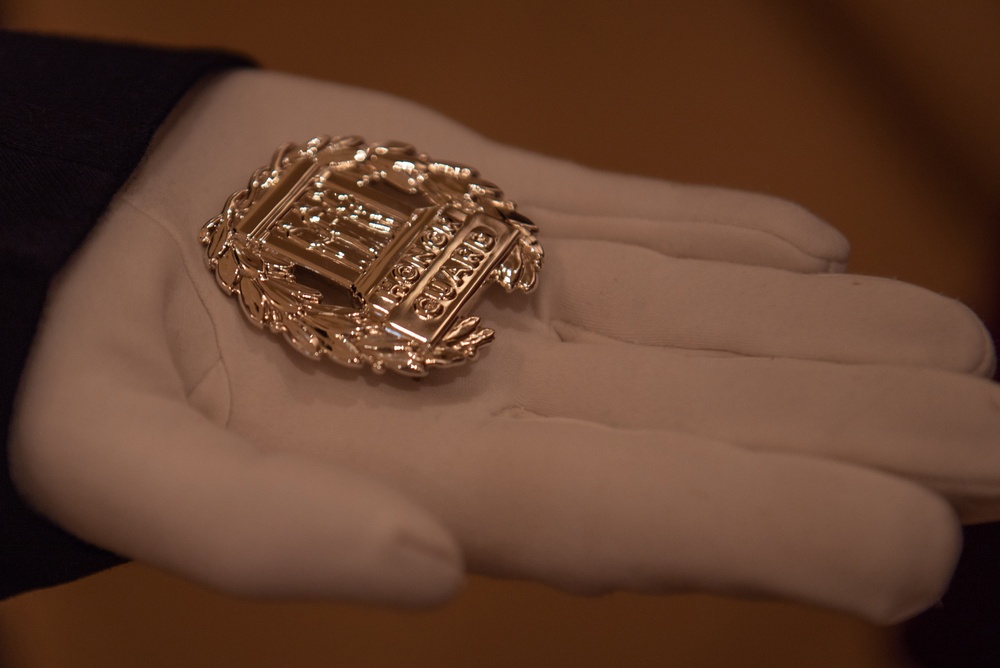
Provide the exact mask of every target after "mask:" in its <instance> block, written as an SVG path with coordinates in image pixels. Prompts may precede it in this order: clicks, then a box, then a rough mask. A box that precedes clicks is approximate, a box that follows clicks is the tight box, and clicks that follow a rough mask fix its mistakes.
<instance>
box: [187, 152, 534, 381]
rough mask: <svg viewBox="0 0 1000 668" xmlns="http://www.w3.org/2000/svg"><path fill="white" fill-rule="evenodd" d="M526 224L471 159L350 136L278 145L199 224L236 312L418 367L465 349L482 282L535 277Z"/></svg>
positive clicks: (510, 287) (316, 344)
mask: <svg viewBox="0 0 1000 668" xmlns="http://www.w3.org/2000/svg"><path fill="white" fill-rule="evenodd" d="M536 233H537V228H536V227H535V226H534V224H533V223H532V222H531V221H530V220H528V219H527V218H525V217H524V216H523V215H521V214H520V213H518V212H517V210H516V209H515V206H514V204H513V203H512V202H510V201H508V200H506V199H504V198H503V193H502V192H501V191H500V189H499V188H497V187H496V186H495V185H494V184H492V183H490V182H488V181H485V180H483V179H481V178H480V177H479V175H478V174H477V173H476V171H475V170H473V169H470V168H468V167H463V166H461V165H455V164H447V163H443V162H437V161H434V160H432V159H430V158H429V157H427V156H426V155H424V154H421V153H418V152H417V151H416V149H414V148H413V147H412V146H409V145H408V144H402V143H398V142H388V143H385V144H382V145H369V144H366V143H365V142H364V140H362V139H360V138H358V137H339V138H331V137H318V138H316V139H313V140H311V141H309V142H308V143H306V144H304V145H297V144H286V145H284V146H282V147H281V148H279V149H278V151H277V152H276V153H275V155H274V158H273V160H272V162H271V164H270V166H267V167H263V168H261V169H259V170H257V172H255V173H254V174H253V176H252V177H251V179H250V183H249V184H248V186H247V187H246V188H244V189H243V190H240V191H238V192H236V193H234V194H233V195H232V196H231V197H230V198H229V200H228V201H227V202H226V205H225V208H224V209H223V211H222V213H221V214H220V215H218V216H216V217H215V218H213V219H212V220H210V221H209V222H208V223H206V224H205V225H204V226H203V227H202V230H201V242H202V244H204V245H205V246H206V247H207V251H206V252H207V260H208V265H209V267H210V268H211V269H212V270H213V271H214V272H215V277H216V280H217V282H218V284H219V286H220V287H221V288H222V289H223V291H224V292H225V293H226V294H229V295H232V296H235V297H236V298H237V300H238V302H239V304H240V306H241V308H242V311H243V313H244V315H246V317H247V318H248V319H249V320H250V321H251V322H252V323H254V324H255V325H257V326H258V327H265V326H266V327H268V328H269V329H271V331H273V332H276V333H280V334H283V335H284V338H285V339H286V340H287V341H288V342H289V343H290V344H291V345H292V346H293V347H294V348H295V349H296V350H298V351H299V352H301V353H302V354H304V355H306V356H307V357H310V358H313V359H320V358H323V357H327V358H329V359H331V360H333V361H335V362H338V363H340V364H343V365H346V366H349V367H360V366H364V365H366V364H368V365H371V367H372V370H373V371H375V372H376V373H383V372H384V371H385V370H386V369H389V370H392V371H395V372H397V373H400V374H404V375H408V376H423V375H426V373H427V370H428V369H429V368H430V367H433V366H449V365H453V364H457V363H460V362H464V361H465V360H469V359H474V358H475V356H476V353H477V351H478V349H479V347H480V346H482V345H484V344H486V343H489V342H490V341H492V340H493V330H491V329H489V328H486V327H482V326H481V325H480V320H479V318H478V317H476V316H468V315H466V313H467V311H468V309H469V308H470V307H471V306H472V305H473V304H474V303H475V300H476V299H477V298H478V297H479V295H480V293H481V292H482V289H483V288H484V287H485V286H487V285H489V284H490V283H499V284H500V285H501V286H503V288H504V289H505V290H507V291H508V292H511V291H515V290H517V291H525V292H527V291H529V290H531V289H532V288H534V287H535V283H536V280H537V275H538V270H539V269H540V267H541V264H542V257H543V252H542V247H541V246H540V245H539V243H538V241H537V239H536V238H535V234H536Z"/></svg>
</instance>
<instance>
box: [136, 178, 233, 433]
mask: <svg viewBox="0 0 1000 668" xmlns="http://www.w3.org/2000/svg"><path fill="white" fill-rule="evenodd" d="M118 199H119V201H120V202H121V203H122V204H124V205H126V206H128V207H130V208H132V209H133V210H134V211H136V212H137V213H139V214H141V215H142V216H144V217H145V218H146V219H148V220H149V221H150V222H151V223H153V224H154V225H155V226H156V227H158V228H159V229H160V230H161V231H162V232H163V233H164V234H166V235H167V238H169V239H170V240H171V242H172V243H173V244H174V248H175V250H176V251H177V255H178V259H179V260H180V264H181V266H182V267H183V269H184V275H185V276H186V277H187V280H188V284H189V286H190V288H191V291H192V292H193V293H194V295H195V298H196V299H197V300H198V303H199V304H200V305H201V308H202V311H203V312H204V313H205V316H206V317H207V318H208V321H209V323H211V325H212V337H213V340H214V343H215V356H216V359H215V362H213V363H212V364H210V365H209V366H208V367H207V368H206V369H205V371H204V372H203V373H202V374H201V376H200V377H199V378H198V381H197V382H195V383H193V384H192V386H191V389H190V390H187V391H186V392H185V399H190V397H191V395H192V394H194V392H195V391H196V390H197V388H198V387H199V386H200V384H201V383H202V382H204V380H205V378H206V377H207V376H208V375H209V374H210V373H211V372H212V371H213V370H214V369H215V368H216V367H217V366H220V365H221V367H222V372H223V376H224V378H225V380H226V395H227V408H226V419H225V422H224V424H225V425H226V426H228V424H229V421H230V419H231V416H232V408H231V407H232V400H233V388H232V382H231V380H230V377H229V369H228V368H227V367H226V360H225V358H224V357H223V355H222V344H221V342H220V341H219V327H218V325H217V323H216V322H215V318H213V317H212V311H211V310H210V309H209V308H208V305H207V304H206V303H205V299H204V297H203V296H202V294H201V292H200V291H199V290H198V288H197V283H196V282H195V278H194V276H193V275H192V272H191V268H190V267H189V266H188V262H187V260H186V258H185V254H184V251H183V245H182V244H181V240H180V239H178V238H177V235H176V233H175V231H174V230H173V229H171V227H170V226H169V225H167V224H166V223H164V222H163V221H161V220H160V219H159V218H157V217H156V216H155V215H153V214H152V213H150V212H149V211H146V210H145V209H143V208H142V207H141V206H139V205H138V204H136V203H135V202H133V201H132V200H131V198H130V197H129V196H128V195H119V198H118Z"/></svg>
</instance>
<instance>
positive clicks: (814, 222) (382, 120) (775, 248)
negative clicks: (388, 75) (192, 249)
mask: <svg viewBox="0 0 1000 668" xmlns="http://www.w3.org/2000/svg"><path fill="white" fill-rule="evenodd" d="M276 99H285V100H301V101H303V102H302V103H301V104H292V105H275V104H273V100H276ZM185 112H186V113H185V114H184V115H183V116H181V117H180V118H179V119H178V122H177V123H176V124H175V126H174V127H173V129H172V131H171V132H170V133H168V134H167V135H165V137H164V141H163V142H162V143H161V145H160V146H159V147H158V148H157V153H158V154H159V155H160V156H166V159H167V161H168V162H170V163H171V164H172V165H174V170H173V171H171V170H169V169H168V170H167V171H166V172H159V171H155V168H154V167H151V166H149V165H147V167H146V169H147V171H155V174H156V176H155V178H150V179H147V180H146V183H144V184H142V186H141V187H139V188H137V189H136V194H137V198H138V199H142V200H143V201H144V202H146V203H147V205H148V206H149V212H150V213H151V214H152V215H154V216H155V217H158V218H160V219H162V220H178V221H185V224H187V221H192V220H194V221H200V220H207V219H208V218H211V217H212V216H213V215H215V214H217V213H218V209H219V207H220V206H221V202H222V201H224V199H225V197H226V196H227V195H228V194H229V193H231V192H233V191H234V190H236V189H238V188H240V187H242V186H243V185H244V184H245V183H246V180H247V178H248V176H249V175H250V173H251V172H252V170H254V169H255V168H257V167H259V166H262V165H264V164H266V163H267V161H268V160H269V159H270V156H271V154H272V152H273V151H274V150H275V148H276V147H278V146H279V145H281V144H284V143H285V142H289V141H305V140H307V139H309V138H311V137H314V136H317V135H324V134H357V135H362V136H364V137H366V138H368V139H370V140H372V141H381V140H387V139H402V140H405V141H408V142H411V143H413V144H414V145H415V146H417V147H418V148H419V149H420V150H422V151H426V152H427V153H428V154H429V155H431V156H432V157H433V158H435V159H437V160H445V161H447V160H454V161H458V162H462V163H468V164H470V165H472V166H474V167H476V168H477V169H478V170H479V171H480V172H481V173H482V174H483V176H484V177H485V178H487V179H489V180H491V181H494V182H496V183H498V184H499V185H500V186H501V187H502V188H503V189H504V191H505V192H506V193H507V195H508V196H509V197H510V198H511V199H513V200H514V201H515V202H517V204H518V205H519V206H520V207H522V208H524V210H525V211H526V212H528V214H529V215H534V216H536V217H537V218H538V222H539V223H541V224H543V225H544V227H543V229H542V237H541V238H542V241H543V242H544V241H545V239H547V238H548V237H549V235H557V236H562V235H569V236H580V235H583V236H586V237H587V238H599V239H615V240H623V241H628V242H630V243H640V244H642V245H648V246H650V247H654V248H658V249H663V251H664V252H667V253H670V254H680V255H683V256H690V257H704V258H711V259H723V260H726V261H732V262H747V263H752V264H769V265H774V266H781V267H784V268H788V269H792V270H796V271H828V270H835V269H838V268H842V267H843V264H844V263H845V262H846V259H847V254H848V244H847V242H846V241H845V240H844V238H843V236H842V235H841V234H840V233H839V232H837V231H836V230H834V229H833V228H832V227H830V226H829V225H827V224H825V223H824V222H822V221H820V220H819V219H818V218H816V217H815V216H813V215H812V214H810V213H808V212H807V211H805V210H804V209H802V208H801V207H799V206H797V205H794V204H791V203H789V202H786V201H783V200H779V199H777V198H774V197H769V196H765V195H756V194H749V193H742V192H737V191H732V190H726V189H722V188H711V187H705V186H688V185H679V184H673V183H667V182H663V181H658V180H655V179H649V178H641V177H636V176H626V175H622V174H612V173H607V172H601V171H598V170H594V169H588V168H585V167H582V166H580V165H576V164H573V163H570V162H567V161H564V160H557V159H553V158H548V157H544V156H540V155H537V154H533V153H530V152H528V151H524V150H521V149H515V148H511V147H507V146H504V145H501V144H497V143H495V142H492V141H489V140H487V139H485V138H484V137H482V136H480V135H478V134H476V133H474V132H472V131H470V130H468V129H467V128H465V127H463V126H461V125H460V124H458V123H456V122H455V121H453V120H451V119H449V118H446V117H444V116H442V115H441V114H438V113H436V112H433V111H431V110H429V109H426V108H424V107H421V106H419V105H416V104H414V103H412V102H409V101H406V100H402V99H400V98H396V97H393V96H391V95H386V94H384V93H377V92H374V91H368V90H363V89H358V88H352V87H350V86H343V85H335V84H331V83H328V82H320V81H312V80H308V79H302V78H298V77H292V76H288V75H284V74H278V73H273V72H259V71H245V72H234V73H231V74H228V75H226V76H224V77H220V78H219V79H218V80H217V81H215V82H213V83H212V84H211V85H208V86H206V87H205V88H204V90H202V91H201V92H200V93H199V95H198V96H197V97H196V98H195V99H194V100H192V102H191V104H189V105H188V106H187V107H186V110H185ZM178 168H182V170H183V171H182V172H179V171H178ZM178 191H180V192H184V193H185V194H186V195H189V196H186V197H185V198H183V200H184V201H178V198H177V196H176V193H177V192H178ZM220 198H222V199H221V200H220ZM555 212H561V213H555ZM608 221H615V223H614V224H608ZM621 221H633V222H630V223H627V224H623V223H622V222H621ZM668 221H669V222H670V223H671V224H670V225H669V226H666V227H663V228H658V227H657V225H656V224H655V223H656V222H668ZM650 223H653V224H650Z"/></svg>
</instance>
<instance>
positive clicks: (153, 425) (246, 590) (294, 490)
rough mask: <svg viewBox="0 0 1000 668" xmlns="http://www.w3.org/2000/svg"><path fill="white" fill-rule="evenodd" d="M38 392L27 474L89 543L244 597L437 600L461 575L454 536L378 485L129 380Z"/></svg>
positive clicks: (24, 440)
mask: <svg viewBox="0 0 1000 668" xmlns="http://www.w3.org/2000/svg"><path fill="white" fill-rule="evenodd" d="M35 386H36V387H35V388H34V389H33V390H31V391H29V395H28V399H27V401H28V402H29V403H30V404H31V405H33V406H34V407H35V409H34V410H32V411H30V413H31V414H30V415H29V416H27V417H26V418H24V419H22V422H23V421H24V420H25V419H26V420H30V421H31V423H32V424H33V425H34V427H33V428H31V429H30V430H24V431H28V432H29V433H23V432H22V434H21V436H20V437H19V438H17V439H15V442H16V445H15V446H14V447H13V451H12V468H13V472H14V474H15V479H16V481H17V483H18V485H19V488H20V489H21V490H22V493H24V494H25V495H26V497H28V498H29V500H31V501H32V502H33V503H34V505H36V507H37V508H38V509H39V510H41V511H42V512H43V513H45V514H46V515H47V516H49V517H50V518H52V519H53V520H54V521H56V522H57V523H58V524H60V525H61V526H63V527H64V528H65V529H66V530H68V531H70V532H71V533H74V534H76V535H78V536H79V537H81V538H82V539H84V540H87V541H89V542H92V543H94V544H97V545H100V546H102V547H105V548H107V549H110V550H112V551H114V552H117V553H119V554H121V555H123V556H126V557H129V558H134V559H137V560H140V561H144V562H147V563H150V564H153V565H155V566H158V567H161V568H163V569H165V570H167V571H170V572H174V573H177V574H180V575H182V576H185V577H188V578H190V579H192V580H195V581H198V582H201V583H204V584H207V585H209V586H213V587H216V588H219V589H221V590H223V591H227V592H230V593H235V594H238V595H249V596H263V597H281V598H286V597H291V598H335V599H340V600H356V601H373V602H383V603H393V604H402V605H426V604H431V603H437V602H440V601H442V600H444V599H446V598H448V597H450V596H451V595H452V594H454V592H455V591H456V589H457V588H458V586H459V584H460V582H461V577H462V572H463V570H464V567H463V564H462V558H461V556H460V553H459V550H458V548H457V547H456V545H455V543H454V541H453V539H452V538H451V536H450V535H449V534H448V533H447V531H446V530H445V529H444V528H442V526H441V525H440V524H439V523H438V521H437V520H435V519H433V518H431V517H430V516H429V515H428V514H427V513H426V512H425V511H423V510H422V509H420V508H419V507H418V506H417V505H415V504H414V503H413V502H412V501H410V500H408V499H406V498H404V497H403V496H402V495H400V494H399V493H397V492H394V491H391V490H389V489H387V488H385V487H383V486H382V485H381V484H379V483H376V482H374V481H372V480H370V479H367V478H365V477H363V476H361V475H358V474H354V473H350V472H347V471H342V470H337V469H335V468H333V467H331V466H329V465H326V464H325V463H323V462H317V461H315V460H313V459H312V458H308V457H304V456H300V455H282V454H274V453H272V454H265V453H263V452H261V451H260V450H258V449H256V448H255V447H254V446H253V445H251V444H250V443H248V442H246V441H244V440H242V439H240V438H238V437H236V436H235V435H233V434H232V433H230V432H228V431H227V430H226V429H224V428H222V427H220V426H218V425H216V424H215V423H213V422H211V421H209V420H207V419H206V418H205V417H203V416H201V415H200V414H198V413H197V412H195V411H194V410H192V409H190V408H188V407H186V406H183V405H181V404H179V403H178V402H176V401H175V400H173V399H168V398H163V397H160V396H156V395H151V394H144V393H142V392H137V391H135V390H134V389H133V388H123V387H122V384H121V383H120V382H119V380H117V379H116V380H110V379H109V380H108V381H105V380H104V379H99V380H96V381H95V382H94V383H93V384H92V385H87V386H86V387H81V386H80V385H79V384H78V383H75V382H72V381H70V382H65V381H64V380H59V381H57V382H55V383H54V384H50V383H46V382H44V381H39V382H37V383H35ZM36 393H44V395H45V396H44V397H37V396H32V395H33V394H36ZM81 393H82V394H81ZM46 413H48V415H46ZM84 425H85V426H86V431H82V430H81V429H80V426H84Z"/></svg>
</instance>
